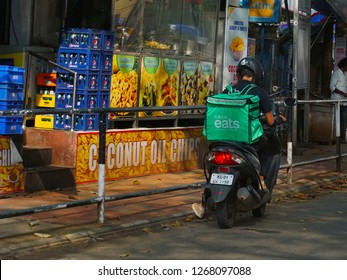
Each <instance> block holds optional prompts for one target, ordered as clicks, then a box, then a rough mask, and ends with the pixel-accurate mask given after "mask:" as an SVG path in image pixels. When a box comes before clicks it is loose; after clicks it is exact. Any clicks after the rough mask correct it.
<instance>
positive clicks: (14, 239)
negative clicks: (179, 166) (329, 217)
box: [0, 144, 347, 259]
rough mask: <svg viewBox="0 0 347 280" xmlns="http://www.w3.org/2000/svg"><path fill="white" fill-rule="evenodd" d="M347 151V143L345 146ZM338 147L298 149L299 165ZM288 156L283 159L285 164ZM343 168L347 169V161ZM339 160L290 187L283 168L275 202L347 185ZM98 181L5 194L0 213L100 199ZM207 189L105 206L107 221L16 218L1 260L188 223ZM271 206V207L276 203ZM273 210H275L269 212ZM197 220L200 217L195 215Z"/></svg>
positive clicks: (129, 189) (302, 173)
mask: <svg viewBox="0 0 347 280" xmlns="http://www.w3.org/2000/svg"><path fill="white" fill-rule="evenodd" d="M341 151H342V153H346V152H347V144H342V145H341ZM335 154H336V147H335V146H334V145H318V144H315V145H312V146H310V147H309V148H303V149H298V151H296V153H295V156H294V158H293V162H294V163H297V162H302V161H306V160H312V159H317V158H322V157H328V156H334V155H335ZM285 160H286V158H285V157H282V164H284V163H285ZM345 161H346V159H345ZM342 166H343V170H346V168H347V165H346V164H345V163H344V162H343V164H342ZM335 170H336V160H330V161H323V162H319V163H314V164H309V165H304V166H300V167H295V168H294V169H293V182H292V184H291V185H288V184H286V176H287V174H286V172H287V171H286V170H284V169H281V170H280V174H279V179H278V184H277V186H276V187H275V190H274V197H273V202H276V201H278V200H281V199H284V198H288V197H291V196H294V195H296V196H305V195H307V193H308V192H310V191H314V190H315V189H317V188H320V187H321V186H323V185H328V184H336V185H337V184H340V185H341V184H344V182H345V180H347V174H346V175H345V174H344V173H343V172H342V173H337V172H335ZM198 182H204V174H203V171H202V170H193V171H186V172H178V173H168V174H157V175H150V176H144V177H138V178H128V179H122V180H117V181H112V182H106V184H105V188H106V193H105V194H106V196H108V195H120V194H125V193H133V192H139V191H145V190H156V189H159V188H164V187H170V186H176V185H185V184H188V185H190V184H196V183H198ZM97 189H98V186H97V183H92V184H83V185H77V187H76V188H75V189H71V190H66V189H64V190H56V191H44V192H37V193H30V194H29V193H20V194H13V195H7V196H2V197H1V199H0V211H4V210H16V209H27V208H32V207H38V206H43V205H51V204H58V203H65V202H69V201H78V200H83V199H87V198H93V197H96V196H97ZM201 193H202V190H201V189H196V188H189V189H186V190H178V191H173V192H167V193H162V194H155V195H148V196H141V197H135V198H128V199H124V200H118V201H112V202H107V203H106V204H105V222H104V223H103V224H100V223H98V217H97V215H98V210H97V205H96V204H95V205H86V206H78V207H73V208H66V209H59V210H54V211H50V212H42V213H36V214H31V215H25V216H18V217H13V218H5V219H0V258H1V259H6V258H10V256H11V255H13V254H15V253H16V252H23V251H31V250H38V249H41V248H45V247H47V246H48V247H50V246H56V245H62V244H69V243H72V242H79V241H90V240H95V239H97V238H100V237H102V236H106V235H110V234H115V233H117V232H123V231H127V230H132V229H135V228H139V227H140V228H141V227H142V228H145V227H146V226H148V225H149V224H151V223H159V222H163V223H165V221H168V220H169V219H184V218H185V217H187V216H189V215H192V211H191V204H192V203H193V202H197V201H200V199H201ZM270 205H271V204H270ZM269 211H271V209H269ZM192 218H194V217H193V216H192Z"/></svg>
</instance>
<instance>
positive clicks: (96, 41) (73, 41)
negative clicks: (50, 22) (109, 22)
mask: <svg viewBox="0 0 347 280" xmlns="http://www.w3.org/2000/svg"><path fill="white" fill-rule="evenodd" d="M102 36H103V34H102V31H101V30H97V29H88V28H69V29H63V30H61V31H60V45H59V46H60V47H64V48H76V49H77V48H79V49H91V50H101V48H102V40H103V39H102Z"/></svg>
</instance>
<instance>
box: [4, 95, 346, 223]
mask: <svg viewBox="0 0 347 280" xmlns="http://www.w3.org/2000/svg"><path fill="white" fill-rule="evenodd" d="M298 103H299V104H306V103H308V104H312V103H334V104H335V116H336V117H335V120H337V121H335V124H336V147H337V148H336V151H337V154H336V155H335V156H328V157H322V158H318V159H312V160H306V161H302V162H296V163H293V161H292V151H291V150H290V145H289V144H290V142H289V141H288V143H287V144H288V145H287V152H288V153H287V164H285V165H281V166H280V168H281V169H283V168H286V169H287V183H288V184H291V182H292V172H291V170H292V168H293V167H296V166H302V165H307V164H312V163H317V162H321V161H327V160H333V159H336V160H337V171H339V172H340V171H341V159H342V157H343V156H346V155H347V154H341V149H340V129H339V128H340V127H339V125H340V124H339V114H340V107H339V106H340V105H341V104H340V101H327V100H314V101H304V100H299V101H298ZM193 109H194V110H196V109H198V110H204V109H206V107H205V106H167V107H152V108H143V107H141V108H140V107H137V108H107V109H106V108H95V109H23V110H4V111H0V115H3V116H8V115H23V116H27V115H39V114H52V113H53V114H76V113H97V114H99V116H100V118H99V121H100V123H99V149H98V150H99V158H98V160H99V171H98V172H99V173H98V195H97V197H93V198H90V199H86V200H78V201H73V202H65V203H59V204H53V205H46V206H41V207H34V208H28V209H18V210H10V211H1V212H0V219H2V218H10V217H15V216H22V215H27V214H34V213H39V212H48V211H55V210H59V209H65V208H71V207H78V206H83V205H90V204H97V206H98V221H99V223H104V219H105V218H104V217H105V216H104V214H105V213H104V212H105V202H108V201H115V200H121V199H128V198H133V197H138V196H148V195H154V194H159V193H164V192H172V191H177V190H184V189H188V188H197V187H199V186H200V185H201V184H202V183H203V182H201V183H195V184H190V185H177V186H171V187H168V188H161V189H159V190H158V189H155V190H147V191H142V192H135V193H127V194H122V195H113V196H105V157H106V156H105V150H106V149H105V148H106V147H105V146H106V122H107V113H110V112H115V113H120V112H123V113H124V112H142V111H144V110H145V111H158V110H160V111H165V110H168V111H172V110H175V111H180V110H193Z"/></svg>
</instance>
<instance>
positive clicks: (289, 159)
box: [287, 108, 293, 185]
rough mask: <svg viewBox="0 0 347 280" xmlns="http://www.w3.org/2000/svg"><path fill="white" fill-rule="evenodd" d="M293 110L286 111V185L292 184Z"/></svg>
mask: <svg viewBox="0 0 347 280" xmlns="http://www.w3.org/2000/svg"><path fill="white" fill-rule="evenodd" d="M292 123H293V108H289V110H288V126H289V128H288V143H287V163H288V168H287V184H288V185H291V184H292V182H293V133H292V128H293V127H292Z"/></svg>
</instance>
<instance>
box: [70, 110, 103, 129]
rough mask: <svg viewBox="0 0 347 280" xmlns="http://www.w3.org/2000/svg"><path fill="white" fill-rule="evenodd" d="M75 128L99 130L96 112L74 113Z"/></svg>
mask: <svg viewBox="0 0 347 280" xmlns="http://www.w3.org/2000/svg"><path fill="white" fill-rule="evenodd" d="M74 122H75V130H79V131H86V130H99V118H98V114H75V119H74Z"/></svg>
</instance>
